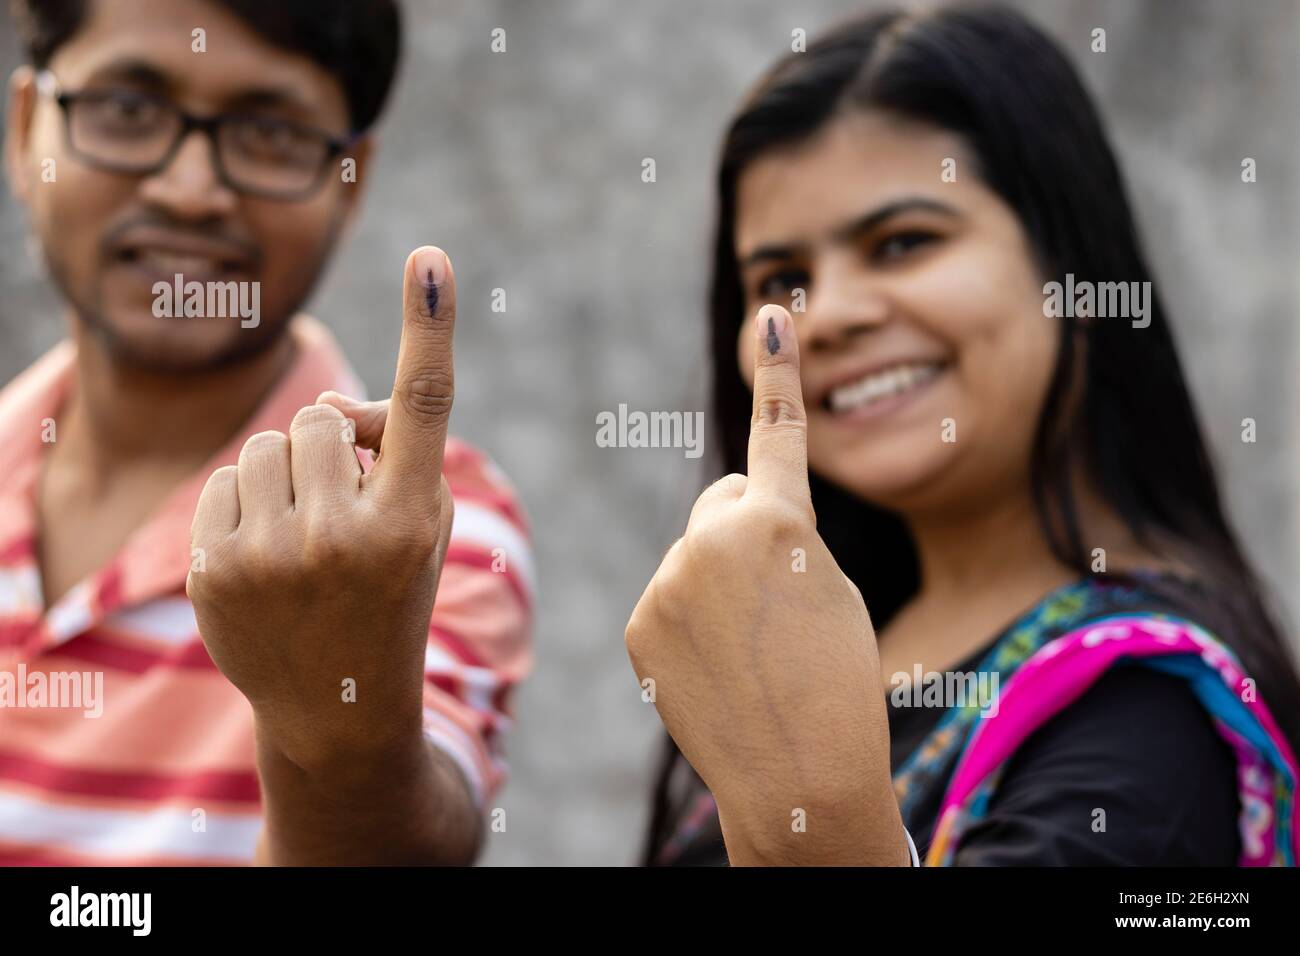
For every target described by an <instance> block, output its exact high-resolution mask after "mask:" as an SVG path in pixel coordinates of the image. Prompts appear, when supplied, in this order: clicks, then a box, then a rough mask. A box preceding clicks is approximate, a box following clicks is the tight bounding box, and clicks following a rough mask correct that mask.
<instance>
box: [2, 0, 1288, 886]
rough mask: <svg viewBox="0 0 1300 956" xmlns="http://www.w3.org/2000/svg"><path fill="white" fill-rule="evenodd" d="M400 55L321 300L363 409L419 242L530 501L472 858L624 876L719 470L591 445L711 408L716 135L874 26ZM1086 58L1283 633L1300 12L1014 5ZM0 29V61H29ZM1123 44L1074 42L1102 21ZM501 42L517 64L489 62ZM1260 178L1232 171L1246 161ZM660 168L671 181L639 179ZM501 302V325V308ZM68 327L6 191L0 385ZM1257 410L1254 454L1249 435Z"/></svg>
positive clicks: (469, 408)
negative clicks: (681, 587)
mask: <svg viewBox="0 0 1300 956" xmlns="http://www.w3.org/2000/svg"><path fill="white" fill-rule="evenodd" d="M405 6H406V10H407V12H408V17H407V21H408V27H409V35H408V42H407V55H406V59H405V63H404V67H403V73H402V77H401V79H400V81H399V88H398V90H397V94H396V98H395V100H394V101H393V103H392V104H391V110H390V112H389V114H388V116H387V118H386V119H385V121H384V123H383V126H382V153H381V157H380V161H379V163H378V168H377V176H376V177H375V178H374V181H373V182H372V183H371V184H370V187H369V196H368V200H367V208H366V212H365V214H364V216H363V217H362V219H361V220H360V222H359V223H358V225H357V228H356V230H355V232H354V234H353V235H352V236H351V238H350V239H349V241H348V242H347V243H346V245H345V246H344V248H343V249H342V251H341V252H340V254H339V255H338V257H337V259H336V261H335V262H334V264H333V269H332V271H331V272H330V274H329V277H328V280H327V281H326V282H325V284H324V285H323V286H322V287H321V288H320V289H319V290H318V293H317V295H316V296H315V298H314V300H313V302H312V303H311V309H312V310H313V311H314V312H315V313H316V314H318V315H319V316H321V317H322V318H323V319H324V320H325V321H326V322H327V323H328V324H329V325H331V326H332V327H333V328H334V329H335V330H336V332H337V333H338V335H339V337H340V338H341V340H342V343H343V345H344V347H345V348H346V350H347V351H348V352H349V354H350V355H351V357H352V359H353V361H354V362H355V364H356V365H357V367H358V368H359V370H360V371H361V373H362V375H363V376H364V378H365V380H366V382H367V384H368V386H369V388H370V391H371V392H372V394H375V393H378V394H382V393H384V392H386V391H387V390H388V388H389V387H390V386H391V381H392V379H391V374H392V370H393V365H394V359H395V355H396V347H397V338H398V332H399V328H400V312H399V301H400V272H401V266H402V262H403V260H404V258H405V256H406V254H407V252H408V251H409V250H410V249H411V248H413V247H414V246H416V245H418V244H420V243H424V242H434V243H437V244H439V245H441V246H442V247H444V248H445V249H447V250H448V252H449V253H450V254H451V257H452V259H453V261H454V262H455V264H456V272H457V277H458V283H459V302H460V315H459V324H458V329H457V344H456V345H457V398H456V411H455V414H454V417H453V428H454V430H455V431H457V432H458V433H459V434H461V435H462V436H464V437H466V438H468V439H470V440H472V441H474V442H476V443H478V444H479V445H480V446H482V447H484V448H485V449H487V450H488V451H489V452H490V453H491V454H492V455H493V456H494V457H495V458H496V459H497V460H498V461H499V462H500V463H501V464H502V466H503V467H504V468H505V469H506V470H507V471H508V472H509V473H510V474H511V476H512V477H513V478H514V480H515V482H516V484H517V485H518V486H519V488H520V490H521V492H522V494H523V497H524V499H525V501H526V503H527V505H528V506H529V509H530V511H531V515H532V519H533V523H534V530H535V538H536V540H535V544H536V554H537V561H538V566H539V570H540V577H541V585H542V589H543V590H542V597H541V602H540V606H539V609H538V610H539V616H538V630H537V666H536V671H535V673H534V675H533V677H532V679H531V680H530V681H529V682H528V683H527V685H526V686H525V687H524V688H523V690H522V691H521V693H520V695H519V697H518V701H517V705H518V727H517V729H516V731H515V733H514V734H513V735H512V737H511V740H510V751H511V762H512V766H513V779H512V782H511V784H510V785H509V787H508V788H507V789H506V790H505V791H504V793H503V794H502V796H501V797H500V801H499V802H500V805H501V806H503V807H504V808H506V811H507V829H506V832H505V833H499V834H493V835H492V836H491V837H490V840H489V849H488V852H487V856H486V862H488V863H496V864H522V863H564V864H590V863H606V864H608V863H614V864H618V863H625V862H629V861H631V860H632V859H633V857H634V853H635V849H636V846H637V845H638V844H639V841H640V833H641V827H642V825H643V823H644V817H645V811H646V794H647V787H648V780H649V768H650V759H651V750H652V744H653V743H654V742H655V741H656V740H657V734H658V727H659V725H658V721H657V719H656V717H655V714H654V711H653V709H652V707H651V706H650V705H648V704H643V703H642V702H641V699H640V695H639V687H638V686H637V684H636V680H635V677H634V675H633V674H632V671H631V668H630V667H629V665H628V662H627V657H626V654H625V651H624V648H623V637H622V636H623V627H624V624H625V623H626V620H627V616H628V613H629V612H630V610H631V608H632V606H633V605H634V604H635V602H636V600H637V598H638V597H639V596H640V593H641V590H642V588H643V587H644V585H645V583H646V581H647V580H648V579H649V577H650V575H651V573H652V572H653V570H654V568H655V567H656V565H657V563H658V560H659V557H660V556H661V554H662V553H663V550H664V549H665V548H666V547H667V546H668V544H669V543H671V541H672V539H673V538H674V537H675V536H676V534H677V533H678V532H679V530H680V528H681V526H682V525H683V523H684V520H685V515H686V513H687V511H688V510H689V506H690V503H691V501H692V500H693V497H694V494H695V493H696V491H697V490H698V489H699V487H700V486H701V485H702V484H703V483H704V482H705V480H706V479H707V478H709V477H710V471H709V467H708V465H707V464H706V462H707V458H706V459H701V460H697V461H691V460H687V459H686V458H685V457H684V455H683V454H682V452H681V451H680V450H676V451H673V450H662V449H658V450H630V449H629V450H615V449H603V448H599V447H597V445H596V442H595V430H596V426H595V420H596V415H597V413H598V412H601V411H604V410H615V409H617V408H618V405H619V403H627V404H628V405H629V406H630V407H631V408H634V409H647V410H648V409H665V410H666V409H680V410H698V409H703V407H704V404H703V402H704V394H705V380H704V369H705V363H704V359H703V351H702V349H703V344H704V312H703V302H704V283H705V278H706V276H705V269H706V261H705V255H706V253H707V250H708V246H709V236H710V230H711V214H712V212H711V207H710V199H711V193H710V182H711V177H712V162H713V159H714V154H715V150H716V147H717V141H718V137H719V132H720V130H721V127H722V125H723V123H724V121H725V120H726V119H727V117H728V115H729V113H730V111H731V110H732V109H733V108H734V106H735V105H736V103H737V101H738V98H739V97H740V95H741V94H742V92H743V91H744V90H745V88H746V87H747V86H748V85H749V84H750V83H751V82H752V81H753V80H754V79H755V78H756V77H757V75H758V74H759V73H760V72H761V71H762V70H763V69H764V68H765V67H766V66H767V64H768V63H769V62H770V61H771V60H773V59H774V58H775V57H777V56H778V55H780V54H781V53H782V52H783V51H784V50H786V49H788V47H789V38H790V31H791V30H792V29H793V28H795V27H803V28H805V29H807V30H808V31H809V33H810V34H813V33H815V32H816V31H817V30H818V29H819V28H820V27H822V26H823V25H824V24H826V23H828V22H831V21H833V20H835V19H837V18H840V17H842V16H843V15H845V14H847V13H851V12H853V11H855V10H857V9H860V5H859V4H857V3H844V2H840V3H830V2H805V0H744V2H741V0H656V2H653V3H633V2H621V3H611V2H601V0H540V2H527V3H525V2H515V3H508V2H504V0H447V2H441V0H407V2H406V4H405ZM1020 6H1022V7H1023V8H1025V9H1027V10H1028V11H1029V12H1030V13H1031V14H1032V15H1033V16H1034V18H1035V19H1036V20H1038V21H1039V22H1040V23H1042V24H1043V25H1044V26H1046V27H1047V28H1048V29H1050V30H1051V32H1052V33H1054V34H1055V35H1056V36H1057V37H1058V38H1059V39H1060V40H1061V42H1062V43H1063V44H1064V45H1065V47H1066V48H1067V49H1068V50H1069V51H1070V52H1071V54H1072V55H1073V57H1074V58H1075V60H1076V62H1078V63H1079V64H1080V66H1081V67H1082V69H1083V71H1084V74H1085V77H1086V80H1087V83H1088V85H1089V87H1090V88H1091V89H1092V90H1093V91H1094V93H1095V94H1096V96H1097V97H1098V98H1099V100H1100V102H1101V105H1102V111H1103V114H1104V116H1105V118H1106V121H1107V123H1108V126H1109V128H1110V129H1111V131H1112V133H1113V135H1114V137H1115V139H1116V141H1117V144H1118V147H1119V151H1120V153H1121V156H1122V159H1123V161H1124V163H1125V166H1126V171H1127V175H1128V180H1129V183H1130V187H1131V191H1132V194H1133V198H1134V200H1135V203H1136V206H1137V208H1138V211H1139V214H1140V218H1141V222H1142V226H1143V231H1144V233H1145V236H1146V239H1147V241H1148V247H1149V252H1150V255H1151V257H1152V259H1153V260H1154V264H1155V267H1156V271H1157V274H1158V276H1159V277H1160V278H1161V279H1162V280H1163V291H1164V295H1165V298H1166V301H1167V302H1168V303H1169V305H1170V307H1171V310H1172V313H1173V316H1174V321H1175V326H1176V331H1177V333H1178V335H1179V337H1180V340H1181V344H1182V349H1183V353H1184V356H1185V359H1186V362H1187V364H1188V366H1189V369H1190V374H1191V378H1192V381H1193V385H1194V389H1195V392H1196V395H1197V398H1198V400H1199V403H1200V407H1201V410H1202V415H1203V418H1204V423H1205V428H1206V429H1207V431H1208V432H1209V434H1210V437H1211V441H1212V443H1213V445H1214V448H1215V451H1216V454H1217V457H1218V460H1219V462H1220V464H1221V466H1222V469H1223V474H1224V477H1225V479H1226V485H1227V488H1228V492H1229V497H1230V501H1231V504H1232V507H1233V511H1234V515H1235V517H1236V519H1237V522H1238V525H1239V527H1240V528H1241V530H1242V532H1243V534H1244V536H1245V538H1246V540H1247V541H1248V543H1249V546H1250V550H1251V551H1252V553H1253V555H1254V556H1255V558H1256V559H1257V561H1258V562H1259V563H1260V565H1261V566H1262V568H1263V570H1264V572H1265V575H1266V577H1267V578H1268V579H1269V581H1270V582H1272V583H1273V585H1274V586H1275V588H1276V589H1277V591H1278V592H1279V595H1280V598H1281V599H1282V600H1283V602H1284V604H1289V611H1290V612H1291V613H1290V621H1293V622H1294V621H1297V620H1300V602H1298V601H1297V599H1296V597H1295V595H1294V592H1295V587H1294V584H1293V582H1295V581H1296V580H1297V572H1298V571H1300V563H1298V560H1297V559H1298V557H1300V555H1298V548H1297V542H1298V541H1300V514H1298V508H1297V505H1298V504H1300V498H1298V495H1297V490H1296V485H1297V471H1298V469H1297V467H1296V466H1297V461H1298V459H1300V440H1298V439H1297V435H1298V434H1300V398H1298V397H1297V396H1298V394H1300V390H1297V388H1296V386H1295V384H1294V370H1295V369H1296V367H1297V365H1298V364H1300V363H1298V362H1297V359H1298V358H1300V348H1298V347H1297V333H1296V331H1295V328H1296V323H1295V315H1294V312H1295V309H1296V306H1297V301H1300V300H1298V297H1297V293H1300V279H1297V272H1298V270H1297V269H1296V262H1297V261H1298V260H1300V228H1298V222H1300V215H1298V213H1300V159H1297V146H1298V145H1300V113H1298V112H1297V110H1296V108H1295V97H1296V93H1297V91H1298V90H1300V3H1297V0H1252V2H1250V3H1246V4H1242V3H1229V2H1209V0H1184V2H1173V0H1150V2H1138V0H1104V2H1086V0H1079V2H1073V3H1066V2H1035V3H1032V4H1031V3H1028V2H1024V3H1021V4H1020ZM3 16H4V15H3V14H0V67H2V68H4V71H5V72H6V73H7V72H8V70H9V69H11V68H12V67H13V65H14V64H15V63H16V62H17V58H18V53H17V51H16V49H14V46H13V39H12V35H11V34H12V31H11V29H10V25H9V23H8V22H7V20H4V19H3ZM1097 26H1101V27H1104V28H1105V29H1106V30H1107V39H1108V50H1107V52H1106V53H1104V54H1095V53H1091V52H1090V51H1089V33H1090V30H1091V29H1092V28H1093V27H1097ZM494 27H503V28H505V30H506V36H507V51H506V52H505V53H504V54H494V53H492V52H490V50H489V34H490V31H491V30H492V29H493V28H494ZM1244 156H1251V157H1254V158H1255V159H1256V160H1257V162H1258V169H1259V181H1258V182H1257V183H1255V184H1253V185H1247V184H1243V183H1242V182H1241V180H1240V175H1239V173H1240V162H1241V159H1242V157H1244ZM645 157H653V158H654V159H655V160H656V163H657V176H658V178H657V182H655V183H653V184H647V183H643V182H642V181H641V161H642V159H643V158H645ZM494 288H503V289H505V290H506V296H507V298H506V311H505V312H504V313H497V312H493V311H492V310H491V308H490V302H491V292H492V289H494ZM58 335H59V325H58V322H57V319H56V302H55V299H54V297H53V296H52V294H51V293H50V290H49V289H48V287H47V285H46V283H45V280H44V279H43V278H42V276H41V274H40V270H39V269H38V268H37V266H36V265H35V260H34V259H33V258H32V257H31V256H30V255H29V252H28V250H27V249H26V240H25V225H24V222H23V217H22V215H21V212H20V210H19V209H17V208H16V207H15V205H14V204H13V202H12V200H11V199H9V197H8V196H7V195H6V196H5V197H4V198H3V199H0V382H5V381H8V380H9V379H10V378H11V377H12V376H13V375H14V374H16V373H17V372H18V371H19V370H20V369H22V368H23V367H24V366H25V365H27V364H28V363H29V362H30V361H31V360H32V359H33V358H34V357H35V356H36V355H38V354H39V353H40V352H41V351H42V350H43V349H44V348H46V347H48V346H49V345H50V344H51V343H53V342H54V341H55V340H56V338H57V336H58ZM1244 417H1253V418H1255V419H1256V420H1257V421H1258V427H1259V441H1258V442H1257V443H1256V444H1253V445H1247V444H1243V443H1242V442H1241V441H1240V427H1241V426H1240V423H1241V419H1242V418H1244Z"/></svg>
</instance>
